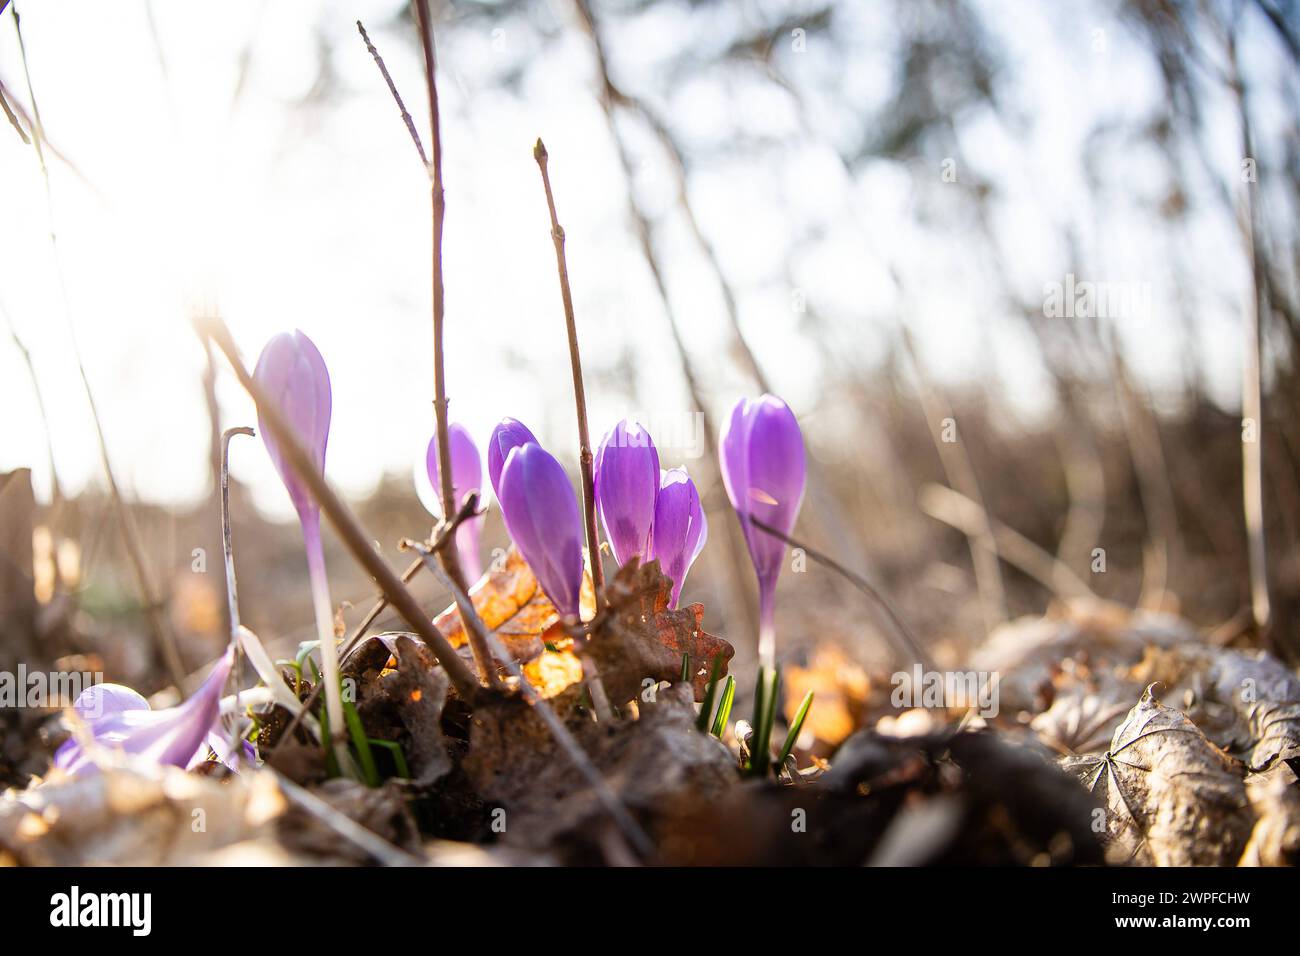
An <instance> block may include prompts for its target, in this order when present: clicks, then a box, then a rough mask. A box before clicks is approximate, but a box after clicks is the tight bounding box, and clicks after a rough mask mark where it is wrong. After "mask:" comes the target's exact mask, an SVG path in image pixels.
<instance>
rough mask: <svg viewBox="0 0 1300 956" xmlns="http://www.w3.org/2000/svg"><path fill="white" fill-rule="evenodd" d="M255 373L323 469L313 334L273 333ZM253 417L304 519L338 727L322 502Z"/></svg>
mask: <svg viewBox="0 0 1300 956" xmlns="http://www.w3.org/2000/svg"><path fill="white" fill-rule="evenodd" d="M253 376H254V378H256V379H257V381H258V384H260V385H261V386H262V389H263V390H264V391H265V392H266V395H267V398H268V399H270V400H271V401H272V402H274V403H275V404H276V405H278V406H279V409H280V413H281V414H282V415H283V416H284V418H285V420H286V421H287V422H288V424H289V427H290V428H292V429H293V430H294V432H295V433H296V434H297V437H298V440H299V441H300V442H302V445H303V447H304V448H306V449H307V452H308V454H310V455H311V457H312V460H313V461H314V462H315V463H316V464H317V465H318V466H319V467H320V470H321V471H322V472H324V470H325V446H326V444H327V443H328V442H329V431H330V412H331V409H332V406H333V401H332V399H331V395H330V373H329V369H328V368H326V367H325V360H324V359H323V358H321V354H320V352H319V351H318V350H317V349H316V346H315V345H314V344H313V343H312V340H311V339H309V338H307V336H306V335H304V334H303V333H302V332H300V331H294V332H282V333H280V334H279V335H277V336H275V337H274V338H272V339H271V341H269V342H267V343H266V347H265V348H263V349H262V354H261V356H260V357H259V358H258V360H257V368H256V369H254V371H253ZM257 423H258V427H259V428H260V429H261V432H262V441H263V442H265V444H266V451H267V453H268V454H269V455H270V456H271V461H272V462H274V463H275V467H276V470H277V471H279V472H280V478H281V480H282V481H283V482H284V487H285V488H286V489H287V490H288V492H289V498H290V499H291V500H292V501H293V506H294V508H295V509H297V511H298V521H299V523H300V524H301V525H302V539H303V545H304V547H305V548H306V551H307V574H308V577H309V578H310V580H311V592H312V603H313V605H314V606H315V611H316V632H317V636H318V637H319V639H320V656H321V673H322V676H323V679H324V682H325V713H326V715H327V716H328V717H329V725H330V727H331V728H333V729H334V730H335V731H337V732H339V733H341V732H342V728H343V726H344V724H343V698H342V695H341V691H340V687H339V658H338V647H337V645H336V644H335V638H334V605H333V603H332V602H331V601H330V592H329V581H328V579H327V578H326V576H325V551H324V549H323V548H322V547H321V537H320V506H319V505H318V504H317V503H316V501H315V500H314V499H313V498H312V496H311V493H310V492H309V491H308V490H307V487H306V486H305V485H303V484H302V482H301V481H300V480H299V479H298V476H297V475H296V474H295V473H294V471H293V467H292V466H291V465H290V464H289V463H288V461H286V460H285V458H284V455H283V453H282V452H281V450H280V446H279V443H278V442H277V441H276V438H275V436H274V435H272V434H271V432H270V430H269V429H268V428H267V427H266V422H265V420H264V419H263V417H262V415H261V414H260V413H259V414H258V419H257ZM334 753H335V757H336V758H337V760H338V763H339V766H340V767H343V768H351V767H352V761H351V759H350V758H349V756H348V753H347V748H346V747H345V746H344V745H343V744H342V743H336V744H335V746H334Z"/></svg>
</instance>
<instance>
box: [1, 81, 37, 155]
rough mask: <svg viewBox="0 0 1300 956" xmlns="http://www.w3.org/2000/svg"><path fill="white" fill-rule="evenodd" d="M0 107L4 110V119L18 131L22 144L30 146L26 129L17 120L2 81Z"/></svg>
mask: <svg viewBox="0 0 1300 956" xmlns="http://www.w3.org/2000/svg"><path fill="white" fill-rule="evenodd" d="M0 109H3V110H4V114H5V119H7V120H8V121H9V125H10V126H12V127H13V128H14V129H15V130H16V131H17V132H18V138H19V139H21V140H22V141H23V145H24V146H30V145H31V143H32V141H31V140H30V139H28V138H27V131H26V130H24V129H23V126H22V124H21V123H19V122H18V117H17V116H15V115H14V111H13V108H12V107H10V105H9V98H8V97H7V96H5V86H4V84H3V83H0Z"/></svg>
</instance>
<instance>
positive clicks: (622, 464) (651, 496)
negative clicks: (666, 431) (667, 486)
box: [596, 418, 659, 567]
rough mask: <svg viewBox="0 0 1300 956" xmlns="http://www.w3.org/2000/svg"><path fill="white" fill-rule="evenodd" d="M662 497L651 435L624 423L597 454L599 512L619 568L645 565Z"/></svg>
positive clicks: (621, 423)
mask: <svg viewBox="0 0 1300 956" xmlns="http://www.w3.org/2000/svg"><path fill="white" fill-rule="evenodd" d="M658 495H659V452H658V451H656V450H655V444H654V442H653V441H651V440H650V433H649V432H647V431H646V430H645V429H644V428H642V427H641V426H640V425H638V424H637V423H636V422H634V421H632V419H630V418H625V419H623V420H622V421H621V422H619V423H618V424H617V425H615V426H614V427H613V428H612V429H610V431H609V434H608V435H606V436H605V440H604V441H603V442H601V443H600V449H599V450H598V451H597V452H596V506H597V508H598V509H599V510H600V519H601V521H602V522H604V524H605V534H606V536H607V537H608V538H609V549H610V551H612V552H613V554H614V560H615V561H617V562H618V563H619V566H620V567H621V566H622V565H624V564H626V563H627V562H628V561H630V560H631V559H632V558H634V557H636V558H640V559H641V560H643V561H644V560H645V559H646V555H647V553H648V552H649V550H650V531H651V528H652V527H653V525H654V519H655V498H657V497H658Z"/></svg>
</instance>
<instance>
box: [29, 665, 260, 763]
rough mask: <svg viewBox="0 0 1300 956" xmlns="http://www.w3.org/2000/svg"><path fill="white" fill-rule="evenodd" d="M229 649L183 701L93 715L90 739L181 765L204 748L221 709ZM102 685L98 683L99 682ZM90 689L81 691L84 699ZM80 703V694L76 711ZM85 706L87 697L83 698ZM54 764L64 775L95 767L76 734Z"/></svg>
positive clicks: (227, 674) (161, 761) (134, 753)
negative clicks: (163, 708) (157, 707)
mask: <svg viewBox="0 0 1300 956" xmlns="http://www.w3.org/2000/svg"><path fill="white" fill-rule="evenodd" d="M234 660H235V656H234V648H233V647H232V648H230V649H228V650H227V651H226V653H225V654H223V655H222V657H221V659H220V660H218V661H217V664H216V666H215V667H214V668H213V669H212V673H211V674H209V675H208V678H207V680H205V681H204V682H203V684H202V685H201V686H200V687H199V689H198V690H196V691H195V692H194V693H193V694H192V695H191V696H190V698H189V699H188V700H186V701H185V702H184V703H182V704H179V705H178V706H176V707H168V708H167V709H166V710H149V708H148V703H147V702H146V703H145V706H144V708H142V709H135V708H133V709H127V710H120V711H117V712H114V713H111V714H107V715H105V716H103V717H100V718H98V719H92V720H89V721H87V726H88V729H89V731H90V733H91V735H92V736H93V737H94V739H95V743H96V744H98V745H99V746H101V747H105V748H108V749H116V750H121V751H122V752H124V753H126V754H130V755H132V756H135V757H137V758H140V759H142V760H146V761H151V762H153V763H157V764H160V765H168V766H173V767H186V766H188V765H189V763H190V761H191V759H192V758H193V757H194V755H195V753H196V752H198V750H199V748H200V747H203V746H205V741H206V739H207V736H208V733H209V731H211V730H212V725H213V723H214V722H215V721H216V719H217V715H218V713H219V712H220V709H221V689H222V687H223V686H224V685H225V683H226V678H228V677H229V676H230V668H231V666H232V665H233V664H234ZM100 686H103V685H100ZM94 689H95V688H93V687H92V688H87V689H86V691H83V692H82V697H85V696H86V695H87V694H89V693H90V691H92V690H94ZM81 703H83V702H82V700H81V698H80V697H79V698H78V700H77V702H74V703H73V705H72V706H73V709H75V710H77V712H78V713H81V707H79V706H78V705H79V704H81ZM85 703H86V704H87V706H89V703H90V702H89V701H87V702H85ZM55 765H56V766H58V767H61V768H63V769H64V770H66V771H67V772H68V773H71V774H77V773H82V772H86V771H89V770H92V769H94V767H95V765H94V763H93V762H92V761H91V760H90V759H89V758H88V757H87V756H86V754H85V752H84V749H83V748H82V746H81V743H80V741H78V740H77V738H76V737H73V738H72V739H71V740H69V741H67V742H66V743H65V744H64V745H63V746H62V747H60V748H59V751H58V753H57V754H56V755H55Z"/></svg>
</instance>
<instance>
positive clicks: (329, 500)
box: [201, 316, 483, 706]
mask: <svg viewBox="0 0 1300 956" xmlns="http://www.w3.org/2000/svg"><path fill="white" fill-rule="evenodd" d="M201 331H202V332H204V333H206V334H207V335H210V336H211V337H212V340H213V341H214V342H216V344H217V347H218V348H220V349H221V351H222V352H223V353H225V356H226V359H227V360H228V361H229V362H230V367H231V368H232V369H233V370H234V372H235V376H236V377H237V378H238V379H239V383H240V384H241V385H243V386H244V389H245V390H246V391H247V392H248V394H249V395H251V396H252V398H253V401H254V402H255V403H256V404H257V410H258V413H259V414H260V415H261V416H262V419H263V421H264V422H265V423H266V426H267V428H268V429H269V430H270V432H271V434H272V436H273V437H274V438H275V440H276V444H277V445H279V447H280V450H281V452H282V453H283V455H284V457H285V460H286V461H287V462H288V464H289V467H290V468H292V469H293V471H294V473H295V474H296V475H297V476H298V479H299V480H300V481H302V482H303V483H304V484H305V485H306V486H307V488H308V490H309V491H310V492H311V495H312V498H313V499H315V501H316V503H317V504H318V505H320V508H321V510H322V511H324V512H325V516H326V517H327V518H329V520H330V523H331V524H332V525H334V528H335V530H336V531H337V532H338V534H339V537H340V538H342V539H343V543H344V544H345V545H346V546H347V549H348V550H349V551H351V552H352V556H353V557H354V558H356V560H357V562H358V563H360V564H361V566H362V567H364V568H365V569H366V571H368V572H369V573H370V575H371V577H373V578H374V579H375V583H376V584H378V585H379V589H380V590H381V591H382V592H383V594H384V596H385V597H386V598H387V599H388V601H389V603H391V604H392V605H393V607H394V608H396V609H397V612H398V613H399V614H401V615H402V617H404V618H406V621H407V623H408V624H410V625H411V629H412V630H413V631H414V632H415V633H416V634H417V635H419V637H420V638H421V639H422V640H423V641H424V642H425V644H427V645H428V647H429V650H430V651H431V652H432V653H433V655H434V657H436V658H437V659H438V662H439V663H440V664H441V665H442V667H443V669H444V670H445V671H446V672H447V676H448V678H450V680H451V683H452V685H453V686H454V687H455V688H456V691H457V693H459V694H460V695H461V696H462V697H463V698H464V699H465V700H466V701H467V702H468V703H469V704H470V705H471V706H472V705H473V704H474V703H475V702H476V701H478V700H481V699H482V696H483V688H481V687H480V686H479V684H478V682H477V681H476V680H475V679H474V674H473V673H472V672H471V671H470V669H469V667H468V666H467V665H466V664H465V662H464V661H463V660H461V658H460V656H459V655H458V654H457V653H456V649H455V648H454V647H452V646H451V643H450V642H449V641H448V640H447V638H446V637H444V636H443V634H442V632H441V631H440V630H438V628H437V627H436V626H435V625H434V623H433V622H432V621H431V620H430V619H429V617H428V615H426V614H425V613H424V610H423V608H421V607H420V605H419V602H417V601H416V600H415V598H414V597H413V596H412V594H411V592H410V591H408V590H407V589H406V586H405V585H404V584H403V583H402V581H401V580H400V579H399V578H398V576H397V574H396V573H394V571H393V569H392V568H390V567H389V566H388V564H387V563H386V562H385V561H384V559H383V558H382V557H380V556H379V554H378V553H377V552H376V551H375V549H374V547H373V546H372V545H371V541H373V540H374V539H373V538H372V537H371V536H370V535H369V534H368V533H367V532H366V530H365V529H364V528H363V527H362V526H361V523H360V522H359V521H357V519H356V516H355V515H353V514H352V511H351V510H350V509H349V508H348V506H347V505H346V504H344V503H343V500H342V499H341V498H339V496H338V495H337V494H336V493H335V491H334V489H333V488H331V487H330V485H329V483H328V482H327V481H326V480H325V476H324V474H322V473H321V471H320V469H319V468H318V467H317V466H316V464H315V463H314V462H313V461H312V457H311V455H309V454H308V453H307V451H306V449H304V448H303V446H302V442H301V441H300V440H299V438H298V434H297V432H296V431H295V430H294V429H293V427H292V426H291V425H289V423H288V422H287V421H286V420H285V418H284V415H283V413H282V412H281V411H280V407H279V405H277V404H276V403H275V402H274V401H272V400H270V398H269V397H268V396H267V394H266V392H265V390H264V389H263V388H262V386H261V384H260V383H259V382H258V381H257V380H255V379H254V378H253V376H252V375H251V374H250V373H249V371H248V369H247V368H246V367H245V365H244V361H243V359H242V358H241V357H240V354H239V348H238V347H237V346H236V345H235V342H234V339H232V338H231V335H230V330H229V329H228V328H227V327H226V324H225V322H223V321H222V320H221V319H220V318H219V317H216V316H213V317H209V318H206V319H204V320H203V328H202V329H201Z"/></svg>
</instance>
